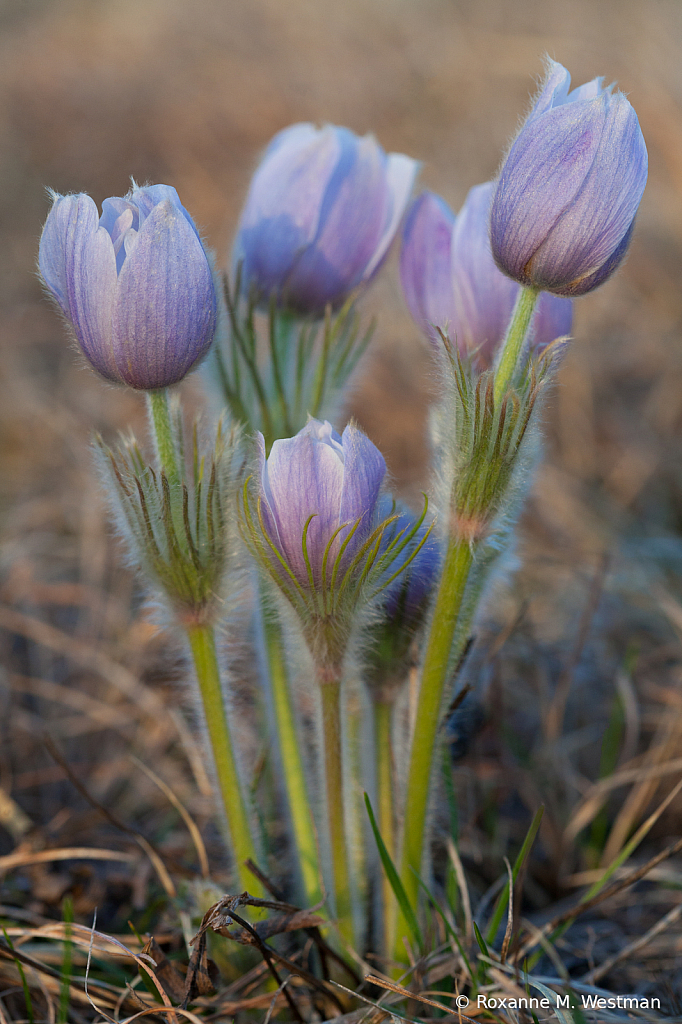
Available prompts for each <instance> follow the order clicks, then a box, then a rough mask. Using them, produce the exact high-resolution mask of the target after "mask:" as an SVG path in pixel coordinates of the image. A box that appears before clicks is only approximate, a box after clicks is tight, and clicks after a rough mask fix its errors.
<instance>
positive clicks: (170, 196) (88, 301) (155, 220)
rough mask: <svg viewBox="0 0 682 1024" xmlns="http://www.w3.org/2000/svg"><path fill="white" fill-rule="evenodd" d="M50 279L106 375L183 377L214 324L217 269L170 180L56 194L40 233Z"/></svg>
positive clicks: (133, 382) (172, 380) (151, 384)
mask: <svg viewBox="0 0 682 1024" xmlns="http://www.w3.org/2000/svg"><path fill="white" fill-rule="evenodd" d="M38 262H39V267H40V273H41V275H42V278H43V281H44V282H45V284H46V286H47V288H48V290H49V291H50V293H51V294H52V296H53V297H54V298H55V299H56V301H57V302H58V304H59V306H60V308H61V310H62V312H63V313H64V316H65V317H66V318H67V320H69V321H70V322H71V324H72V326H73V330H74V332H75V335H76V339H77V341H78V344H79V345H80V347H81V349H82V351H83V353H84V355H85V356H86V357H87V359H88V360H89V362H90V363H91V364H92V366H93V367H94V368H95V369H96V370H97V371H98V372H99V373H100V374H101V375H102V376H103V377H105V378H106V379H107V380H111V381H115V382H117V383H120V384H127V385H128V386H129V387H132V388H139V389H142V390H145V391H153V390H156V389H159V388H165V387H168V386H170V385H171V384H176V383H177V382H178V381H180V380H182V378H183V377H184V376H185V375H186V374H187V373H188V372H189V371H190V370H191V369H192V367H193V366H194V365H195V364H196V363H197V362H199V360H200V359H201V358H202V357H203V356H204V355H205V354H206V352H207V351H208V349H209V347H210V345H211V342H212V340H213V335H214V333H215V327H216V309H217V302H216V294H215V289H214V285H213V276H212V272H211V267H210V264H209V261H208V258H207V255H206V252H205V250H204V247H203V245H202V243H201V239H200V238H199V235H198V233H197V229H196V227H195V226H194V223H193V221H192V218H191V217H190V215H189V214H188V213H187V211H186V210H185V208H184V207H183V206H182V204H181V203H180V200H179V199H178V195H177V192H176V191H175V189H174V188H171V187H170V186H169V185H151V186H148V187H145V188H138V187H137V186H135V187H134V188H133V189H132V190H131V191H130V192H129V193H128V195H127V196H125V197H124V198H118V197H116V198H111V199H105V201H104V204H103V210H102V216H101V217H100V216H99V215H98V212H97V207H96V205H95V203H94V202H93V200H92V199H91V198H90V196H88V195H85V194H84V193H81V194H79V195H72V196H60V195H56V194H55V196H54V203H53V206H52V209H51V210H50V213H49V216H48V218H47V221H46V222H45V227H44V228H43V234H42V237H41V239H40V253H39V261H38Z"/></svg>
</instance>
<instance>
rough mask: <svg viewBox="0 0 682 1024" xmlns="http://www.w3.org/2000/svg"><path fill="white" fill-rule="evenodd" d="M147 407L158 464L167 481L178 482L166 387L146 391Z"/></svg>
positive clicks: (176, 457)
mask: <svg viewBox="0 0 682 1024" xmlns="http://www.w3.org/2000/svg"><path fill="white" fill-rule="evenodd" d="M147 408H148V410H149V417H150V419H151V422H152V424H153V428H154V430H153V433H154V438H155V440H156V454H157V456H158V459H159V465H160V466H161V469H162V470H163V471H164V472H165V474H166V476H167V477H168V482H169V483H179V481H180V469H179V466H178V453H177V451H176V448H175V442H174V440H173V425H172V423H171V417H170V409H169V407H168V389H167V388H159V389H158V391H148V392H147Z"/></svg>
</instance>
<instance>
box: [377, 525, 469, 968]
mask: <svg viewBox="0 0 682 1024" xmlns="http://www.w3.org/2000/svg"><path fill="white" fill-rule="evenodd" d="M473 558H474V550H473V547H472V545H470V544H469V542H468V541H466V540H460V539H458V538H457V537H451V538H450V542H449V546H448V550H447V553H446V556H445V562H444V565H443V575H442V576H441V581H440V585H439V587H438V594H437V596H436V604H435V607H434V611H433V618H432V620H431V629H430V632H429V637H428V641H427V645H426V653H425V656H424V666H423V669H422V678H421V685H420V689H419V703H418V705H417V716H416V719H415V723H414V733H413V736H412V745H411V749H410V764H409V768H408V774H407V790H406V794H405V815H404V822H405V824H404V827H403V842H402V857H401V865H400V878H401V881H402V883H403V887H404V889H405V893H406V895H407V898H408V900H409V901H410V903H411V904H412V906H413V907H414V908H416V906H417V899H418V896H419V881H418V878H417V875H419V874H420V873H421V868H422V858H423V852H424V841H425V839H426V817H427V813H428V807H429V791H430V783H431V776H432V769H433V764H434V757H435V752H436V740H437V735H438V727H439V725H440V716H441V706H442V703H443V690H444V687H445V682H446V680H447V676H448V665H449V662H450V652H451V648H452V642H453V639H454V636H455V630H456V628H457V621H458V618H459V612H460V609H461V607H462V600H463V597H464V590H465V587H466V583H467V579H468V578H469V571H470V569H471V565H472V562H473ZM407 934H408V928H407V924H406V922H405V920H404V918H403V915H402V913H399V915H398V926H397V930H396V936H395V946H394V949H395V952H394V956H395V958H396V959H397V960H399V961H401V962H402V961H404V960H405V946H404V943H403V936H404V935H407Z"/></svg>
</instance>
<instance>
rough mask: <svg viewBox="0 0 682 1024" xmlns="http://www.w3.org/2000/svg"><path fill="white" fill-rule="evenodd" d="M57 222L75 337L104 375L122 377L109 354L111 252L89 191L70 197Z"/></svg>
mask: <svg viewBox="0 0 682 1024" xmlns="http://www.w3.org/2000/svg"><path fill="white" fill-rule="evenodd" d="M69 198H72V199H73V202H72V203H70V205H69V218H68V223H67V224H64V223H62V229H63V245H64V278H65V281H66V298H67V303H68V312H69V317H70V319H71V322H72V324H73V328H74V331H75V333H76V337H77V339H78V342H79V344H80V346H81V348H82V349H83V352H84V354H85V355H86V356H87V358H88V359H89V361H90V362H91V363H92V365H93V366H94V367H95V369H96V370H98V371H99V372H100V373H101V374H102V376H103V377H106V378H108V379H109V380H115V381H119V382H120V381H121V375H120V374H119V372H118V369H117V366H116V362H115V359H114V352H113V345H112V337H111V333H112V332H111V315H112V310H113V305H114V296H115V294H116V258H115V256H114V247H113V245H112V243H111V238H110V237H109V234H108V232H107V231H105V229H104V228H101V227H100V226H99V214H98V212H97V207H96V206H95V203H94V202H93V201H92V199H91V198H90V196H86V195H79V196H73V197H69Z"/></svg>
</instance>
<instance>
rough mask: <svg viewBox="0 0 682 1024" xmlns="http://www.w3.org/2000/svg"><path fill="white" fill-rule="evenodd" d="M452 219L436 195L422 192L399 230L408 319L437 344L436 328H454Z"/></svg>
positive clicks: (401, 270)
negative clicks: (401, 237) (410, 315)
mask: <svg viewBox="0 0 682 1024" xmlns="http://www.w3.org/2000/svg"><path fill="white" fill-rule="evenodd" d="M454 223H455V216H454V214H453V213H452V211H451V210H450V208H449V206H448V205H447V203H445V202H444V201H443V200H442V199H441V198H440V196H437V195H435V194H434V193H433V192H424V193H422V195H420V196H419V197H418V198H417V199H415V201H414V202H413V203H412V206H411V207H410V210H409V212H408V215H407V219H406V221H405V226H404V228H403V239H402V247H401V250H400V281H401V284H402V289H403V295H404V296H405V301H406V303H407V307H408V309H409V310H410V313H411V314H412V319H413V320H414V322H415V323H416V324H417V326H418V327H419V329H420V330H421V331H424V332H425V333H426V335H427V336H428V337H429V338H430V339H431V340H432V341H434V342H437V343H439V338H438V333H437V331H436V330H435V328H436V327H440V328H441V329H442V330H443V331H447V330H448V329H451V328H452V326H453V325H455V327H456V328H457V327H458V322H457V316H456V312H455V305H454V298H453V289H452V271H451V248H452V232H453V225H454Z"/></svg>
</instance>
